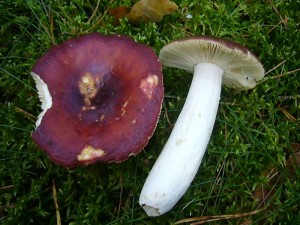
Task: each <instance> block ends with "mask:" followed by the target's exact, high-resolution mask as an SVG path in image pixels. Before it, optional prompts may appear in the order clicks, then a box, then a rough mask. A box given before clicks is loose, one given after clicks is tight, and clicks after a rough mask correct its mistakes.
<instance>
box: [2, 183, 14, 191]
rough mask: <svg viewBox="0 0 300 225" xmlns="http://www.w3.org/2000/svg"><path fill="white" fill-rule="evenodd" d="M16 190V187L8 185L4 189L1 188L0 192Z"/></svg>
mask: <svg viewBox="0 0 300 225" xmlns="http://www.w3.org/2000/svg"><path fill="white" fill-rule="evenodd" d="M14 188H15V185H13V184H12V185H7V186H4V187H0V191H5V190H10V189H14Z"/></svg>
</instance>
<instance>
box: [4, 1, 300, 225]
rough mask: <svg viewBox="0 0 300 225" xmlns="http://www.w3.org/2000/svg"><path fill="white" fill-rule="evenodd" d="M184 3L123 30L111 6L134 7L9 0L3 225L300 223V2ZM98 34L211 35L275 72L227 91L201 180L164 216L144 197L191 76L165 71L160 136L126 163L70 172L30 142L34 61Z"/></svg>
mask: <svg viewBox="0 0 300 225" xmlns="http://www.w3.org/2000/svg"><path fill="white" fill-rule="evenodd" d="M176 3H177V5H178V7H179V8H178V10H177V11H176V12H174V13H172V14H171V15H168V16H165V17H164V18H163V20H162V21H161V22H158V23H145V24H140V25H139V26H132V25H130V23H129V22H128V21H127V19H122V20H121V22H120V24H119V25H116V26H114V25H113V24H114V23H113V21H114V19H113V17H112V16H110V15H109V10H110V9H112V8H114V7H117V6H120V5H127V6H130V5H132V3H131V1H128V0H126V1H109V0H104V1H100V0H88V1H83V0H74V1H62V0H56V1H54V0H43V1H36V0H15V1H6V0H0V98H1V102H0V104H1V105H0V108H1V110H0V131H1V134H0V224H27V225H29V224H59V222H57V215H58V212H59V215H60V218H61V222H62V224H70V225H75V224H107V225H108V224H110V225H113V224H147V225H150V224H173V223H174V222H176V221H178V220H181V219H184V218H189V217H198V216H203V215H208V216H215V215H225V214H240V213H246V212H252V211H254V210H256V209H262V210H261V211H260V212H258V213H256V214H254V215H251V216H244V217H240V218H235V219H233V218H232V219H230V218H228V219H226V220H223V221H222V222H221V221H218V222H216V224H220V223H221V224H222V223H224V224H243V223H244V224H250V223H251V224H275V223H276V224H300V213H299V211H300V182H299V180H300V169H299V165H298V166H294V165H292V164H293V163H292V162H294V161H295V160H296V159H297V157H296V156H297V155H295V154H296V153H295V154H294V152H296V151H297V150H298V151H299V149H297V147H298V145H297V143H300V132H299V131H300V129H299V122H300V79H299V76H300V72H299V70H300V47H299V46H300V45H299V40H300V34H299V29H300V24H299V23H300V14H299V12H298V11H299V10H297V9H298V8H299V4H300V1H299V0H274V1H273V0H268V1H267V0H266V1H256V0H236V1H222V0H217V1H188V0H184V1H176ZM187 15H191V16H192V18H187V17H186V16H187ZM89 32H101V33H104V34H116V33H118V34H124V35H128V36H130V37H132V38H133V39H135V40H136V41H138V42H142V43H145V44H147V45H149V46H151V47H152V48H153V49H154V51H155V52H156V53H159V50H160V49H161V47H162V46H163V45H165V44H166V43H168V42H169V41H171V40H174V39H177V38H180V37H185V36H189V35H213V36H217V37H222V38H225V39H228V40H233V41H236V42H239V43H241V44H243V45H246V46H247V47H249V48H250V49H251V50H252V51H253V52H255V53H256V54H257V55H258V56H259V58H260V60H261V61H262V63H263V65H264V67H265V69H266V72H267V74H266V77H265V79H264V80H263V81H262V82H260V83H259V85H258V86H257V87H256V88H255V89H253V90H250V91H246V92H236V91H233V90H230V89H227V88H223V90H222V96H221V104H220V107H219V113H218V116H217V121H216V125H215V128H214V132H213V136H212V138H211V141H210V144H209V146H208V149H207V153H206V155H205V158H204V161H203V163H202V165H201V168H200V170H199V172H198V174H197V176H196V179H195V180H194V182H193V183H192V186H191V187H190V189H189V190H188V192H187V193H186V195H185V196H184V197H183V198H182V199H181V200H180V202H179V203H178V204H177V205H176V207H175V208H174V209H173V210H172V211H170V212H169V213H167V214H165V215H163V216H161V217H159V218H148V217H147V216H146V214H145V213H144V211H143V210H142V209H141V207H140V206H139V204H138V197H139V192H140V190H141V188H142V185H143V183H144V181H145V179H146V177H147V174H148V172H149V171H150V169H151V166H152V165H153V163H154V162H155V159H156V158H157V156H158V155H159V153H160V151H161V149H162V148H163V146H164V143H165V142H166V140H167V138H168V135H169V134H170V132H171V129H172V125H173V124H174V122H175V121H176V118H177V116H178V114H179V112H180V110H181V107H182V105H183V103H184V100H185V96H186V94H187V93H188V88H189V84H190V81H191V75H190V74H188V73H186V72H185V71H182V70H178V69H172V68H164V69H163V73H164V84H165V99H164V103H163V107H162V113H161V117H160V121H159V124H158V126H157V129H156V132H155V134H154V136H153V138H152V139H151V140H150V142H149V144H148V145H147V147H146V148H145V150H144V151H142V152H141V153H140V154H139V155H138V156H136V157H131V158H130V159H129V160H128V161H126V162H123V163H120V164H114V163H112V164H97V165H93V166H88V167H84V168H83V167H82V168H77V169H73V170H67V169H64V168H62V167H59V166H57V165H55V164H53V163H52V162H51V161H50V160H49V159H48V158H47V156H46V155H45V154H44V153H43V152H42V151H41V150H40V149H39V148H38V147H37V146H36V145H35V144H34V143H33V142H32V140H31V132H32V131H33V130H34V122H35V120H36V116H37V115H38V114H39V112H40V111H41V109H40V102H39V100H38V96H37V93H36V90H35V85H34V82H33V79H32V78H31V76H30V74H29V72H30V70H31V67H32V65H33V64H34V63H35V61H36V60H37V59H38V58H39V57H40V56H41V55H43V54H44V52H46V51H47V49H48V48H50V47H51V46H52V45H54V44H57V43H60V42H62V41H64V40H66V39H68V38H71V37H76V36H78V35H80V34H84V33H89ZM298 158H299V156H298ZM291 159H293V160H291ZM53 190H56V195H55V194H53ZM255 199H256V200H255ZM55 202H56V203H57V205H58V210H56V207H55ZM247 222H248V223H247Z"/></svg>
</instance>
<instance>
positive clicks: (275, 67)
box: [265, 59, 286, 75]
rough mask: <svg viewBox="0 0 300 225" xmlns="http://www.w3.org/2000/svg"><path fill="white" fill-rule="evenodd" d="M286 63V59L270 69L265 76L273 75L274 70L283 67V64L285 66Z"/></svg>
mask: <svg viewBox="0 0 300 225" xmlns="http://www.w3.org/2000/svg"><path fill="white" fill-rule="evenodd" d="M285 62H286V59H285V60H283V61H282V62H280V63H279V64H278V65H276V66H274V67H273V68H272V69H270V70H269V71H268V72H266V73H265V75H267V74H268V73H271V72H272V71H273V70H276V69H277V68H278V67H279V66H281V65H282V64H284V63H285Z"/></svg>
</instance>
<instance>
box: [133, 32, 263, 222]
mask: <svg viewBox="0 0 300 225" xmlns="http://www.w3.org/2000/svg"><path fill="white" fill-rule="evenodd" d="M159 58H160V61H161V63H162V64H163V65H164V66H169V67H176V68H180V69H184V70H186V71H188V72H191V73H192V72H193V73H194V75H193V80H192V84H191V86H190V89H189V92H188V95H187V98H186V101H185V104H184V106H183V109H182V111H181V113H180V115H179V117H178V119H177V121H176V123H175V126H174V128H173V130H172V133H171V135H170V137H169V139H168V141H167V143H166V144H165V146H164V148H163V150H162V152H161V154H160V156H159V157H158V159H157V161H156V162H155V164H154V166H153V168H152V170H151V172H150V174H149V175H148V178H147V180H146V182H145V184H144V187H143V189H142V191H141V194H140V198H139V204H140V205H141V206H142V207H143V208H144V210H145V211H146V213H147V214H148V215H149V216H159V215H162V214H164V213H166V212H167V211H169V210H170V209H171V208H172V207H173V206H174V205H175V204H176V203H177V202H178V200H179V199H180V198H181V197H182V196H183V195H184V193H185V192H186V190H187V189H188V187H189V186H190V184H191V182H192V181H193V179H194V177H195V175H196V173H197V171H198V169H199V166H200V164H201V161H202V158H203V155H204V153H205V151H206V147H207V144H208V142H209V139H210V136H211V133H212V130H213V126H214V123H215V119H216V114H217V110H218V105H219V100H220V93H221V86H222V83H223V84H224V85H225V86H227V87H231V88H236V89H241V90H243V89H250V88H253V87H254V86H255V85H256V81H259V80H261V79H262V78H263V76H264V69H263V66H262V65H261V63H260V62H259V60H258V59H257V57H256V56H255V55H254V54H253V53H251V52H250V51H249V50H248V49H247V48H246V47H244V46H242V45H240V44H237V43H235V42H232V41H226V40H222V39H219V38H215V37H207V36H200V37H189V38H185V39H181V40H176V41H174V42H171V43H169V44H167V45H166V46H164V47H163V48H162V49H161V51H160V55H159Z"/></svg>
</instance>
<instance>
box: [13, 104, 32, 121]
mask: <svg viewBox="0 0 300 225" xmlns="http://www.w3.org/2000/svg"><path fill="white" fill-rule="evenodd" d="M15 111H16V112H18V113H21V114H23V115H24V117H25V118H27V119H29V120H31V121H35V120H36V116H34V115H32V114H31V113H29V112H27V111H25V110H24V109H21V108H19V107H15Z"/></svg>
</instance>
